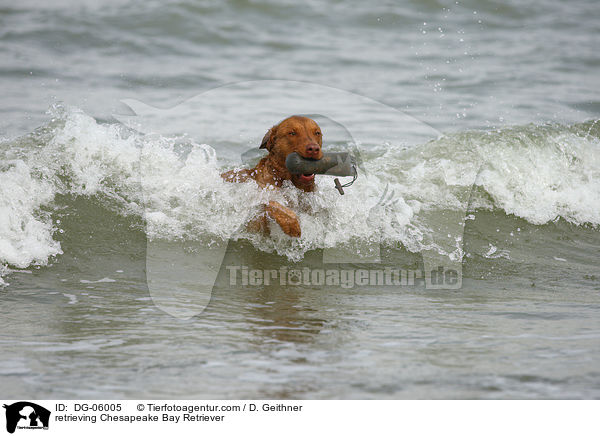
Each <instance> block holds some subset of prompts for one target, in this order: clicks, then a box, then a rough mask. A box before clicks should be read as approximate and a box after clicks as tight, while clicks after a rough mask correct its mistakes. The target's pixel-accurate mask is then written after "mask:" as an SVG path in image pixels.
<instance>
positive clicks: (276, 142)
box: [260, 115, 323, 189]
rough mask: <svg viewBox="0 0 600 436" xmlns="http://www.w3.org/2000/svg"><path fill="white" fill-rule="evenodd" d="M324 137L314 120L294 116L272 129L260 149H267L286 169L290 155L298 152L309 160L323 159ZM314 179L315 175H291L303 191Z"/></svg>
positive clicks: (293, 181)
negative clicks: (286, 160)
mask: <svg viewBox="0 0 600 436" xmlns="http://www.w3.org/2000/svg"><path fill="white" fill-rule="evenodd" d="M322 136H323V134H322V133H321V128H320V127H319V125H318V124H317V123H316V122H315V121H314V120H311V119H310V118H306V117H301V116H298V115H294V116H291V117H289V118H286V119H285V120H283V121H282V122H280V123H279V124H276V125H274V126H273V127H271V128H270V129H269V131H268V132H267V133H266V135H265V136H264V138H263V140H262V143H261V144H260V148H266V149H267V150H268V151H269V156H271V158H272V159H274V160H275V162H276V163H277V165H278V166H280V167H282V168H285V159H286V157H287V156H288V155H289V154H290V153H294V152H296V153H298V154H299V155H300V156H302V157H304V158H308V159H315V160H319V159H321V158H322V157H323V151H322V150H321V148H322V145H323V139H322ZM314 179H315V175H314V174H294V175H291V180H292V183H293V184H294V185H295V186H297V187H299V188H303V189H304V188H306V187H307V186H309V185H311V186H312V185H313V184H314Z"/></svg>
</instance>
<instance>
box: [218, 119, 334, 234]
mask: <svg viewBox="0 0 600 436" xmlns="http://www.w3.org/2000/svg"><path fill="white" fill-rule="evenodd" d="M322 136H323V134H322V133H321V128H320V127H319V125H318V124H317V123H316V122H315V121H313V120H311V119H310V118H306V117H301V116H297V115H294V116H291V117H289V118H286V119H285V120H283V121H282V122H280V123H279V124H276V125H275V126H273V127H271V128H270V129H269V131H268V132H267V134H266V135H265V136H264V138H263V140H262V143H261V144H260V148H266V149H267V150H268V152H269V154H268V155H267V156H266V157H264V158H262V159H261V161H260V162H259V163H258V165H256V167H254V168H252V169H242V170H231V171H227V172H226V173H223V174H221V177H223V179H225V180H226V181H228V182H244V181H246V180H248V179H249V178H252V179H254V180H256V183H258V185H259V186H260V187H263V188H264V187H265V186H266V185H272V186H281V185H282V183H283V181H284V180H291V182H292V183H293V184H294V186H295V187H296V188H298V189H301V190H303V191H305V192H312V191H314V189H315V175H314V174H291V173H290V172H289V171H288V169H287V168H286V166H285V159H286V157H287V156H288V155H289V154H290V153H293V152H296V153H298V154H299V155H300V156H302V157H305V158H310V159H315V160H319V159H321V158H322V157H323V152H322V151H321V147H322V144H323V141H322ZM267 216H269V217H271V218H272V219H274V220H275V221H276V222H277V224H279V226H280V227H281V229H282V230H283V231H284V232H285V233H286V234H287V235H289V236H294V237H298V236H300V234H301V231H300V223H299V222H298V217H297V216H296V214H295V213H294V211H292V210H291V209H290V208H288V207H285V206H283V205H281V204H279V203H278V202H276V201H270V202H269V204H267V205H265V212H264V213H263V214H262V215H260V216H259V217H258V218H256V219H254V220H253V221H251V222H250V223H249V224H248V226H249V228H251V229H253V230H262V231H268V222H267Z"/></svg>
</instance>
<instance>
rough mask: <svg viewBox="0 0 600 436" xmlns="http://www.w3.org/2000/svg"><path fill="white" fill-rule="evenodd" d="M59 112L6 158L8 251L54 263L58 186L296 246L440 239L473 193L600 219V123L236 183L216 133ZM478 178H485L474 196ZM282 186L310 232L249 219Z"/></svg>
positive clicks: (217, 232)
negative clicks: (309, 182) (290, 178)
mask: <svg viewBox="0 0 600 436" xmlns="http://www.w3.org/2000/svg"><path fill="white" fill-rule="evenodd" d="M53 116H54V120H53V121H52V122H51V123H50V124H49V125H48V126H46V127H44V128H41V129H39V130H38V131H36V132H35V133H33V134H31V135H29V136H28V137H25V138H20V139H18V140H15V141H7V142H5V143H4V146H5V150H7V155H8V156H10V155H11V154H13V155H15V157H16V155H18V156H19V158H15V159H7V160H5V161H4V164H3V166H4V167H3V168H2V173H0V177H1V178H2V180H3V183H2V185H1V186H2V196H1V197H0V198H2V201H3V207H2V211H3V214H2V220H3V223H5V225H3V226H2V233H1V239H0V260H1V261H2V263H3V265H11V266H14V267H18V268H26V267H28V266H29V265H32V264H37V265H43V264H46V263H47V261H48V259H49V258H50V257H51V256H56V255H60V254H61V253H62V251H61V248H60V244H59V243H58V242H57V241H56V240H55V239H54V235H55V234H56V232H60V231H63V230H64V229H61V225H60V223H59V222H52V220H51V218H50V216H51V213H50V212H51V210H52V203H53V200H54V197H55V196H56V195H57V194H62V195H79V196H83V197H99V198H101V199H103V200H102V201H104V202H105V205H106V206H105V207H107V208H114V209H115V212H117V213H119V214H122V215H128V214H135V215H139V216H140V217H143V218H144V220H145V222H146V226H147V227H146V232H147V235H148V236H149V238H150V239H152V240H153V239H166V240H171V241H176V240H197V239H198V240H206V241H210V240H211V238H213V239H214V238H217V239H219V240H225V241H226V240H228V239H240V238H241V239H247V240H249V241H251V242H252V243H253V245H254V246H255V247H256V248H257V249H258V250H264V251H268V252H271V251H275V252H277V253H279V254H281V255H283V256H287V257H288V258H290V260H299V259H301V258H302V257H303V255H304V253H306V252H307V251H308V250H313V249H317V248H331V247H336V246H338V245H349V244H350V245H351V244H353V243H354V244H355V245H356V246H360V245H363V246H365V245H368V244H369V243H370V242H373V241H376V242H377V243H379V242H381V243H383V244H388V245H391V244H395V243H400V244H402V245H404V246H406V247H407V248H408V249H409V250H411V251H413V252H419V251H420V250H422V249H423V248H431V247H432V246H436V239H437V238H436V234H435V232H436V230H435V228H433V224H432V222H431V219H430V218H428V217H429V216H430V215H431V214H434V215H435V214H440V213H442V212H443V211H447V210H454V211H465V212H466V211H467V209H468V208H469V207H486V208H489V209H500V210H502V211H504V212H505V213H507V214H512V215H515V216H517V217H520V218H524V219H526V220H527V221H529V222H530V223H532V224H536V225H542V224H545V223H548V222H551V221H554V220H557V219H563V220H565V221H568V222H570V223H573V224H576V225H584V224H591V225H594V226H595V225H598V224H600V153H599V152H598V150H599V147H600V143H599V139H598V137H597V136H595V135H596V134H597V133H596V132H597V128H596V127H595V124H594V123H588V124H586V125H580V126H572V127H568V126H559V125H548V126H523V127H515V128H509V129H504V130H499V131H492V132H486V133H480V132H471V133H462V134H454V135H448V136H444V137H442V138H440V139H438V140H434V141H431V142H428V143H424V144H418V145H416V146H414V147H406V146H403V145H400V146H399V145H395V144H391V143H390V144H386V145H375V146H371V147H369V146H368V145H366V144H365V145H362V146H361V147H362V150H361V148H358V150H359V153H360V152H362V153H360V156H361V158H362V159H363V160H364V169H365V172H363V174H362V175H361V176H360V177H359V179H358V181H357V182H356V183H355V184H354V185H353V186H352V187H350V188H348V189H347V190H346V191H347V193H346V195H344V196H340V195H339V194H338V193H337V191H336V190H335V189H333V183H332V178H330V177H327V176H319V177H317V187H318V189H317V191H316V192H315V193H311V194H301V193H299V191H298V190H297V189H295V188H294V187H293V186H292V185H288V186H286V187H284V189H282V190H273V189H267V190H262V189H259V188H258V187H257V185H256V184H255V183H254V182H249V183H243V184H231V183H226V182H223V181H222V179H221V177H220V173H221V172H223V170H224V169H226V168H230V167H232V166H237V165H235V164H232V163H230V164H227V163H225V164H223V163H219V162H218V161H217V152H216V151H215V149H214V148H212V147H211V146H210V145H208V144H200V143H197V142H195V141H193V140H191V139H189V138H185V137H164V136H161V135H158V134H148V135H144V134H142V133H140V132H136V131H131V130H129V129H127V128H125V127H124V126H120V125H118V124H106V123H99V122H97V121H96V120H94V119H93V118H92V117H90V116H89V115H87V114H85V113H83V112H82V111H80V110H78V109H76V108H70V109H63V108H61V107H57V108H55V109H53ZM586 129H587V132H586ZM325 134H326V132H325ZM343 147H344V146H343V145H337V146H334V147H333V149H343ZM473 185H475V186H476V187H478V188H480V189H479V190H476V191H475V193H474V194H473V195H472V196H471V195H469V196H468V197H465V195H464V194H465V192H469V191H470V189H471V187H472V186H473ZM386 190H387V191H386ZM386 193H387V194H386ZM383 196H387V197H390V198H389V199H388V200H389V201H387V203H386V202H381V200H382V197H383ZM269 200H276V201H279V202H281V203H282V204H285V205H288V206H290V207H292V208H293V209H294V210H297V211H298V214H299V218H300V222H301V223H302V228H303V233H302V237H301V238H298V239H295V238H289V237H287V236H285V235H284V234H283V233H282V232H281V231H280V230H278V228H277V226H276V225H273V226H272V236H270V237H261V236H257V235H253V234H248V233H247V232H246V230H245V228H244V224H245V222H247V221H248V220H249V219H250V218H251V217H252V216H254V215H256V214H258V213H260V206H261V204H265V202H267V201H269ZM469 202H471V206H469ZM454 236H460V235H454ZM438 251H439V252H440V253H442V254H449V253H448V252H446V251H444V250H443V248H442V247H439V246H438ZM359 254H360V253H359Z"/></svg>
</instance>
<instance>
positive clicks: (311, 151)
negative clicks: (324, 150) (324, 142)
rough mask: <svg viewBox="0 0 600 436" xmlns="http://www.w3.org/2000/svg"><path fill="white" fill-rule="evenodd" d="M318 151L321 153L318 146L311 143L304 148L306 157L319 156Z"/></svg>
mask: <svg viewBox="0 0 600 436" xmlns="http://www.w3.org/2000/svg"><path fill="white" fill-rule="evenodd" d="M319 151H321V147H320V146H319V144H315V143H313V144H308V145H307V146H306V154H307V155H308V157H317V156H318V155H319Z"/></svg>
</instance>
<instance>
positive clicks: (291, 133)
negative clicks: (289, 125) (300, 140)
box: [288, 132, 296, 136]
mask: <svg viewBox="0 0 600 436" xmlns="http://www.w3.org/2000/svg"><path fill="white" fill-rule="evenodd" d="M288 135H290V136H296V132H290V133H288Z"/></svg>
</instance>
